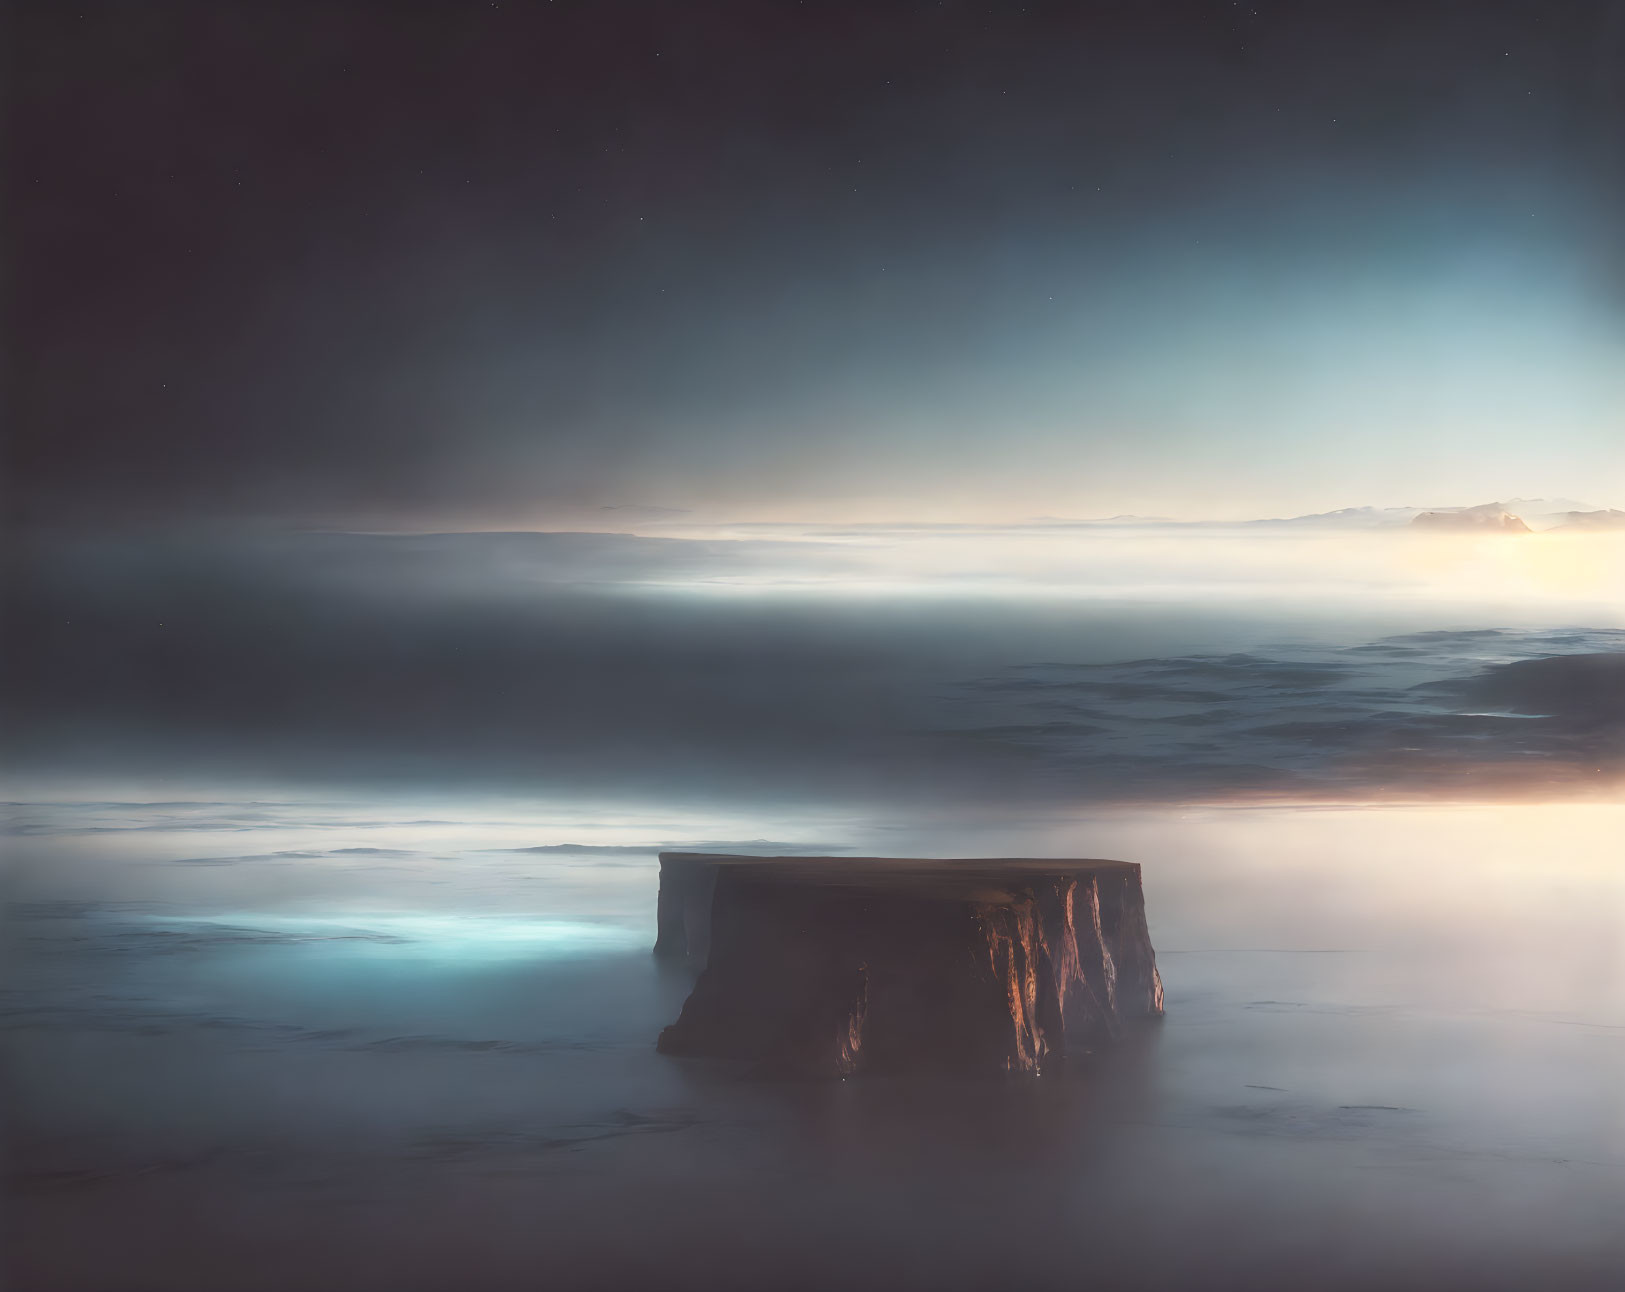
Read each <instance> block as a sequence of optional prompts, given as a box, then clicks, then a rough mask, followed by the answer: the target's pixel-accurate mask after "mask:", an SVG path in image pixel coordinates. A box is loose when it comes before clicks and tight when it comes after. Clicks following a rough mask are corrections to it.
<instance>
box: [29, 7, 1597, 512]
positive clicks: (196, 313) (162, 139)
mask: <svg viewBox="0 0 1625 1292" xmlns="http://www.w3.org/2000/svg"><path fill="white" fill-rule="evenodd" d="M1622 30H1625V28H1622V24H1621V8H1620V6H1619V5H1618V4H1617V3H1612V2H1611V0H1599V2H1598V3H1586V2H1583V0H1574V2H1573V3H1565V4H1561V5H1551V6H1535V5H1528V4H1513V3H1500V2H1490V3H1481V4H1475V5H1470V6H1466V5H1449V4H1419V3H1407V4H1397V3H1396V4H1382V3H1378V4H1371V3H1340V4H1322V5H1299V4H1276V3H1268V2H1267V0H1266V2H1264V3H1258V4H1250V5H1228V4H1215V3H1207V2H1206V0H1202V2H1194V0H1192V2H1188V3H1172V2H1157V3H1145V4H1098V5H1076V4H1065V5H1061V4H1055V5H1049V4H1029V5H1026V6H1020V7H1017V6H1011V5H1001V4H974V3H956V4H948V5H941V4H934V3H933V4H899V5H885V6H875V5H851V6H848V5H841V4H832V3H824V4H818V5H806V6H798V5H789V4H759V3H739V4H723V3H699V4H683V5H655V4H646V5H645V4H614V3H611V4H597V5H547V6H541V5H534V6H532V5H507V4H504V5H469V4H442V5H435V4H427V5H403V6H388V5H337V4H329V5H318V6H310V5H297V6H276V5H267V4H247V3H230V2H226V3H200V4H183V3H162V2H160V3H150V4H141V5H120V4H97V3H85V4H75V5H57V4H45V3H39V4H23V5H21V6H18V7H17V10H16V16H15V19H14V22H13V37H14V39H13V40H12V42H11V44H12V49H13V53H12V60H11V64H12V65H11V67H10V69H9V70H10V72H11V75H10V76H9V77H8V78H7V80H8V83H9V85H10V91H9V98H10V108H11V111H10V113H9V116H10V121H11V126H12V136H13V137H12V145H13V146H12V148H11V150H10V172H9V178H10V184H9V194H10V199H11V202H12V207H13V219H12V221H11V223H12V232H13V236H14V238H15V240H16V245H17V247H18V249H19V254H18V255H17V256H16V257H15V261H14V266H13V268H14V271H15V272H14V279H15V283H14V286H15V305H14V310H13V316H12V320H11V324H10V327H9V329H8V335H9V345H8V349H9V350H10V351H11V352H12V359H13V363H12V383H11V384H12V385H13V387H14V392H13V401H14V410H13V411H14V417H13V419H12V420H13V421H14V423H15V438H14V443H13V444H12V447H11V453H12V459H13V461H12V466H13V468H14V473H15V479H14V482H13V486H12V487H13V489H14V490H15V491H16V495H17V497H18V498H19V499H20V501H21V502H23V503H25V504H26V506H27V515H28V517H29V518H30V519H31V520H33V521H35V522H39V523H53V522H68V523H79V524H83V523H92V522H105V521H108V520H110V519H117V518H129V517H132V516H134V517H140V518H143V519H148V520H151V519H157V518H165V517H170V516H173V515H174V514H175V513H176V512H177V511H180V512H184V513H188V514H194V513H207V514H211V515H228V516H229V515H242V514H253V515H261V514H271V515H277V516H310V515H319V516H323V517H328V518H331V517H334V516H340V515H368V516H375V515H391V514H398V515H403V516H409V517H422V516H426V515H433V514H445V513H455V514H457V515H460V516H467V515H470V514H477V513H479V512H481V511H482V510H491V509H506V510H507V511H509V512H511V511H512V510H513V509H514V508H522V507H524V506H527V505H530V504H533V503H542V504H546V503H558V502H560V501H561V500H564V501H569V502H571V503H582V504H585V505H589V506H594V507H596V506H609V507H613V508H615V509H616V510H614V511H610V512H605V513H603V515H604V516H605V517H606V518H609V519H610V520H611V523H615V524H620V523H624V521H625V519H626V517H627V516H629V515H633V514H636V515H640V516H647V515H649V514H651V509H652V510H653V513H655V514H664V511H665V509H666V508H668V507H669V505H670V499H669V498H667V497H665V496H664V495H665V494H667V493H671V492H673V491H676V492H684V493H687V494H695V495H705V494H706V492H707V490H711V492H712V494H713V495H715V494H716V493H719V492H720V493H721V494H722V495H724V496H727V497H729V498H738V497H741V496H749V497H758V498H761V497H773V496H775V495H777V494H781V493H784V492H786V491H789V492H792V493H793V492H794V490H795V488H796V487H797V485H798V484H799V483H801V482H802V481H803V480H810V481H811V486H817V487H822V488H824V489H839V488H848V489H850V488H856V487H858V485H860V484H873V483H874V481H875V479H876V478H877V477H886V476H892V477H895V478H896V479H898V480H901V481H903V482H905V483H906V482H907V481H908V480H910V479H911V478H917V477H918V475H919V474H920V473H921V472H926V471H942V470H950V469H953V467H954V463H955V462H956V460H957V458H956V455H963V454H971V453H974V452H975V451H977V445H978V444H979V443H981V442H982V441H983V440H985V438H986V436H987V435H988V433H989V430H990V428H993V427H1005V426H1007V425H1008V424H1009V423H1010V421H1011V416H1012V414H1017V415H1019V416H1021V417H1026V418H1028V419H1029V420H1037V421H1044V420H1046V419H1047V420H1049V421H1055V420H1057V419H1059V420H1061V421H1062V422H1064V423H1066V424H1077V423H1078V422H1079V421H1080V418H1081V419H1082V420H1087V418H1083V417H1082V414H1086V413H1089V412H1091V408H1092V406H1087V405H1086V406H1084V407H1083V408H1082V412H1081V413H1080V408H1079V407H1078V406H1076V399H1075V396H1074V395H1072V394H1069V393H1067V392H1068V391H1069V390H1070V386H1067V385H1066V383H1061V384H1060V385H1059V386H1058V385H1057V378H1056V376H1055V374H1054V371H1052V368H1054V366H1055V365H1060V366H1061V367H1063V368H1064V369H1065V371H1066V372H1067V373H1070V374H1072V379H1074V380H1075V379H1077V375H1078V374H1079V373H1080V372H1082V373H1084V374H1085V375H1086V376H1087V380H1085V381H1084V382H1083V384H1084V385H1086V386H1090V387H1107V386H1110V385H1111V383H1112V382H1113V381H1114V380H1116V378H1113V377H1112V376H1111V373H1112V371H1113V370H1116V369H1119V368H1122V367H1123V366H1124V364H1123V363H1122V359H1123V356H1122V355H1120V354H1118V353H1117V352H1116V351H1115V350H1113V348H1112V344H1111V342H1112V338H1113V337H1115V336H1119V335H1122V334H1124V333H1125V330H1126V331H1127V332H1129V333H1132V334H1133V335H1134V336H1135V337H1136V338H1137V340H1136V341H1135V343H1134V344H1135V347H1136V362H1139V361H1143V362H1146V363H1150V364H1153V365H1155V366H1157V367H1158V368H1159V370H1160V369H1161V367H1162V366H1163V365H1164V364H1165V363H1166V362H1167V361H1168V359H1169V358H1170V355H1169V354H1168V353H1164V351H1165V350H1166V349H1168V348H1169V347H1173V348H1174V349H1175V350H1177V349H1178V347H1179V346H1180V344H1182V342H1181V338H1180V337H1179V336H1177V335H1171V333H1174V332H1177V330H1178V329H1177V327H1174V326H1172V324H1173V322H1174V321H1177V320H1178V319H1181V318H1186V319H1188V318H1192V317H1200V318H1208V317H1209V316H1210V315H1213V314H1214V312H1215V311H1217V314H1218V315H1221V316H1223V317H1225V318H1227V319H1231V320H1232V322H1233V321H1234V317H1235V310H1234V309H1233V306H1234V303H1235V302H1238V301H1239V302H1240V310H1241V314H1242V315H1243V316H1244V318H1243V321H1244V322H1246V321H1247V320H1250V319H1252V317H1253V316H1252V315H1251V314H1250V313H1248V311H1251V310H1253V309H1255V308H1256V306H1255V305H1253V304H1248V302H1252V301H1257V300H1259V299H1262V300H1263V302H1264V307H1265V308H1275V307H1277V306H1279V305H1280V303H1281V298H1280V295H1279V292H1278V291H1277V288H1278V287H1279V283H1280V281H1287V280H1290V281H1291V282H1294V283H1296V282H1297V281H1298V279H1297V278H1296V277H1294V276H1295V275H1297V274H1298V273H1299V271H1300V270H1302V269H1304V267H1305V266H1306V265H1307V266H1312V265H1315V264H1321V263H1322V262H1324V263H1326V264H1330V265H1333V266H1335V265H1347V264H1351V263H1354V264H1358V265H1361V266H1364V265H1366V263H1367V261H1368V260H1369V259H1371V258H1375V262H1376V263H1379V264H1380V265H1381V266H1382V268H1383V272H1384V273H1389V272H1392V273H1395V274H1399V275H1401V276H1404V275H1414V274H1415V272H1416V271H1417V270H1418V269H1419V268H1420V269H1425V268H1426V267H1427V266H1428V265H1430V264H1431V263H1433V262H1434V260H1436V259H1437V257H1438V256H1439V255H1440V254H1441V250H1442V249H1443V248H1446V247H1455V246H1457V245H1460V244H1462V243H1464V242H1465V243H1467V244H1476V243H1477V242H1479V241H1486V245H1489V244H1493V245H1496V246H1499V245H1500V244H1499V243H1496V239H1498V238H1504V237H1512V238H1513V242H1512V243H1510V244H1508V245H1509V246H1511V247H1512V254H1511V256H1510V259H1511V260H1513V261H1515V260H1517V258H1518V256H1519V255H1520V254H1522V253H1521V252H1519V251H1518V250H1517V248H1518V246H1519V245H1521V244H1519V243H1518V242H1517V240H1518V239H1524V238H1526V237H1527V236H1528V230H1529V221H1530V220H1531V219H1532V218H1535V217H1537V216H1538V217H1539V219H1538V221H1537V223H1538V224H1539V226H1540V228H1541V229H1543V230H1545V232H1544V233H1543V234H1542V235H1541V236H1542V238H1543V239H1544V243H1543V245H1546V244H1549V245H1552V246H1560V247H1562V248H1564V249H1565V252H1567V251H1570V250H1574V251H1575V252H1576V254H1578V255H1579V256H1580V257H1581V259H1582V261H1583V263H1584V264H1585V265H1588V266H1596V265H1601V264H1604V263H1615V262H1617V257H1618V237H1617V229H1618V226H1619V217H1620V207H1619V203H1618V199H1619V191H1620V187H1621V166H1620V149H1619V146H1618V138H1619V130H1618V124H1619V118H1620V111H1621V104H1620V99H1619V94H1620V90H1619V88H1618V87H1619V85H1620V84H1621V83H1622V81H1625V77H1622V76H1621V71H1620V60H1621V51H1622V44H1621V42H1622V39H1625V38H1622V35H1621V32H1622ZM1532 208H1533V209H1532ZM1554 210H1555V211H1557V212H1558V214H1557V215H1556V216H1553V212H1554ZM1549 217H1550V218H1552V219H1554V220H1555V221H1556V222H1555V223H1554V224H1549V223H1547V221H1548V219H1549ZM1509 231H1510V232H1509ZM1497 259H1501V257H1499V254H1498V255H1497ZM1361 272H1362V273H1363V272H1364V270H1363V269H1362V270H1361ZM1215 273H1217V274H1219V276H1220V277H1221V278H1224V279H1226V280H1227V281H1228V280H1231V279H1233V280H1235V281H1234V282H1233V283H1232V285H1231V287H1230V288H1227V289H1224V290H1222V291H1221V290H1219V289H1218V288H1216V287H1214V286H1213V284H1212V283H1209V285H1208V288H1206V289H1201V290H1209V291H1210V292H1217V295H1216V296H1214V297H1213V298H1212V299H1208V298H1203V297H1201V295H1200V291H1198V294H1197V296H1196V297H1192V296H1191V295H1190V292H1191V291H1192V290H1194V289H1193V288H1192V287H1191V282H1192V281H1195V280H1198V279H1201V280H1204V281H1206V280H1207V279H1210V278H1212V276H1213V275H1214V274H1215ZM1281 275H1285V278H1284V279H1281V278H1280V276H1281ZM1057 282H1062V283H1064V284H1065V291H1064V293H1061V294H1059V295H1058V293H1057V286H1056V284H1057ZM1304 282H1305V283H1307V286H1306V287H1305V286H1303V285H1302V284H1300V285H1299V286H1295V287H1292V288H1291V292H1292V293H1299V292H1300V290H1307V291H1311V292H1314V291H1325V290H1326V285H1325V284H1324V283H1322V282H1320V281H1319V280H1317V279H1316V278H1315V276H1314V274H1313V273H1310V274H1309V275H1308V277H1307V278H1306V279H1305V280H1304ZM1057 299H1059V300H1063V301H1065V302H1076V301H1079V300H1082V301H1092V302H1094V308H1095V310H1096V311H1097V315H1091V316H1089V317H1087V318H1085V319H1084V320H1083V321H1082V322H1079V321H1078V319H1077V318H1075V317H1074V316H1073V315H1074V312H1075V311H1074V306H1073V305H1071V304H1065V305H1062V304H1056V305H1050V304H1049V303H1048V302H1050V301H1053V300H1057ZM1520 299H1528V294H1527V293H1525V295H1524V296H1523V297H1521V298H1520ZM1141 316H1144V317H1141ZM1164 318H1166V319H1167V320H1169V322H1170V326H1169V327H1168V328H1164V327H1163V326H1162V323H1161V322H1159V320H1163V319H1164ZM1148 319H1149V320H1150V322H1147V320H1148ZM1209 321H1211V319H1210V320H1209ZM1255 321H1256V320H1255ZM1389 322H1390V323H1391V322H1392V319H1391V318H1390V319H1389ZM1152 324H1155V326H1152ZM1136 329H1137V330H1136ZM1243 330H1245V329H1243ZM1189 340H1190V338H1189V337H1185V338H1184V341H1189ZM1264 351H1265V352H1264V353H1263V354H1262V356H1261V357H1262V361H1263V363H1262V366H1261V367H1256V369H1255V366H1254V365H1255V361H1258V360H1259V359H1260V356H1259V355H1254V356H1252V358H1251V359H1247V360H1246V364H1247V372H1248V374H1249V375H1248V377H1247V380H1248V381H1253V380H1254V379H1255V378H1261V377H1262V376H1264V375H1266V374H1267V373H1268V372H1269V371H1271V370H1278V369H1279V366H1280V364H1279V359H1280V356H1279V355H1275V354H1273V352H1269V346H1268V345H1265V346H1264ZM1035 356H1036V359H1037V360H1039V361H1041V362H1040V366H1039V368H1038V369H1036V370H1033V369H1030V368H1029V367H1027V366H1024V365H1025V364H1026V363H1027V361H1028V360H1029V359H1033V358H1034V357H1035ZM1091 356H1092V357H1091ZM1176 357H1177V356H1176ZM1045 365H1048V366H1045ZM1080 365H1081V367H1080ZM1091 365H1093V366H1091ZM1219 366H1220V367H1221V368H1223V367H1224V366H1225V365H1224V364H1220V365H1219ZM1197 367H1198V368H1199V367H1200V364H1198V365H1197ZM1097 369H1099V370H1098V371H1097ZM1191 371H1192V372H1193V373H1194V372H1195V369H1192V370H1191ZM1192 379H1193V380H1194V381H1195V382H1196V388H1198V389H1202V390H1205V391H1206V392H1207V393H1208V395H1213V394H1215V392H1217V393H1218V394H1222V393H1223V392H1222V389H1221V388H1222V386H1223V383H1222V382H1220V383H1219V385H1218V387H1213V386H1212V383H1211V382H1210V383H1209V384H1208V386H1204V385H1203V382H1204V380H1206V379H1205V378H1202V377H1201V376H1200V375H1199V374H1197V375H1195V376H1193V378H1192ZM1159 388H1160V386H1159ZM1103 398H1104V396H1103ZM1113 398H1117V400H1118V402H1117V404H1116V405H1113V404H1111V402H1110V400H1108V402H1107V404H1106V405H1105V406H1103V407H1101V408H1092V411H1093V413H1094V414H1097V415H1099V416H1100V417H1105V418H1106V420H1107V421H1111V420H1112V418H1113V417H1115V418H1116V419H1117V420H1118V421H1121V420H1123V418H1125V417H1130V415H1132V417H1130V420H1134V421H1135V422H1136V424H1140V423H1147V424H1150V423H1156V422H1157V421H1158V418H1159V415H1162V414H1167V412H1168V410H1167V409H1166V408H1164V407H1163V406H1162V405H1161V404H1159V403H1158V402H1157V399H1155V398H1152V397H1151V396H1148V395H1147V394H1146V393H1145V391H1143V390H1139V389H1138V388H1136V389H1134V390H1129V391H1127V392H1126V393H1125V392H1118V395H1117V396H1113ZM1159 398H1160V397H1159ZM1248 411H1253V412H1256V411H1257V410H1255V409H1249V410H1248ZM1153 461H1154V458H1147V459H1146V462H1145V464H1144V465H1146V466H1149V465H1150V464H1151V463H1152V462H1153ZM972 478H974V477H972ZM811 486H809V487H811ZM623 508H625V509H629V510H622V509H623Z"/></svg>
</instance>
